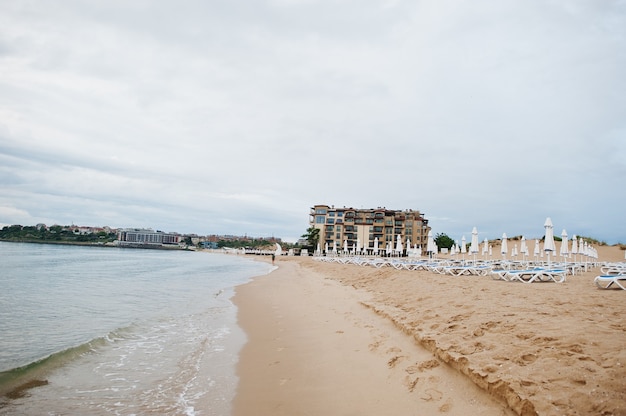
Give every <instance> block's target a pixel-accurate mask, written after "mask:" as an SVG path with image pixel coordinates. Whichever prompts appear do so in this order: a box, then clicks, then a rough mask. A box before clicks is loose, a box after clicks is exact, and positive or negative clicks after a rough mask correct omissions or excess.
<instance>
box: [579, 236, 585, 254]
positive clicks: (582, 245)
mask: <svg viewBox="0 0 626 416" xmlns="http://www.w3.org/2000/svg"><path fill="white" fill-rule="evenodd" d="M578 254H580V255H581V256H584V255H585V241H584V240H583V238H582V237H578Z"/></svg>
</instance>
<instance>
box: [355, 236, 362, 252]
mask: <svg viewBox="0 0 626 416" xmlns="http://www.w3.org/2000/svg"><path fill="white" fill-rule="evenodd" d="M360 251H361V239H360V238H359V237H357V238H356V247H355V248H354V254H357V253H359V252H360Z"/></svg>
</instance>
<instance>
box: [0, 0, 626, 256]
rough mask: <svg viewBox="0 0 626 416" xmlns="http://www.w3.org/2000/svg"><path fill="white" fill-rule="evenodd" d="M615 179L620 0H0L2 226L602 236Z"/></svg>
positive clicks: (613, 231)
mask: <svg viewBox="0 0 626 416" xmlns="http://www.w3.org/2000/svg"><path fill="white" fill-rule="evenodd" d="M625 181H626V3H625V2H624V1H623V0H619V1H617V0H616V1H612V0H603V1H597V0H517V1H515V0H510V1H509V0H505V1H491V0H476V1H471V2H470V1H461V0H438V1H434V0H433V1H430V0H429V1H421V0H407V1H403V0H241V1H229V0H211V1H206V0H176V1H173V0H169V1H166V0H153V1H149V0H136V1H126V0H111V1H96V0H57V1H54V0H51V1H26V0H5V1H2V2H0V224H22V225H34V224H36V223H40V222H43V223H46V224H49V225H52V224H55V223H56V224H72V223H73V224H77V225H94V226H96V225H99V226H102V225H109V226H112V227H149V228H153V229H160V230H163V231H177V232H181V233H197V234H202V235H203V234H237V235H244V234H247V235H250V236H255V237H268V236H276V237H281V238H283V239H285V240H287V241H295V239H297V238H298V237H299V236H300V235H301V234H303V233H304V232H305V231H306V228H307V227H308V220H309V215H308V214H309V209H310V207H312V206H313V205H314V204H329V205H335V206H351V207H355V208H375V207H378V206H384V207H386V208H389V209H409V208H410V209H417V210H420V211H421V212H423V213H424V214H425V216H426V218H428V219H429V220H430V225H431V226H432V228H433V232H434V233H446V234H447V235H449V236H451V237H452V238H453V239H457V240H460V238H461V236H462V235H465V236H466V238H469V237H470V233H471V230H472V227H474V226H475V227H477V228H478V231H479V236H480V239H481V240H482V239H483V238H498V237H500V236H501V235H502V233H503V232H505V233H507V235H509V236H513V235H520V234H524V235H525V236H527V238H534V237H540V236H541V235H542V234H543V223H544V221H545V219H546V217H551V218H552V221H553V223H554V225H555V234H556V235H560V233H561V230H562V229H563V228H565V229H566V230H567V232H568V233H569V235H570V237H571V235H572V234H577V235H586V236H591V237H595V238H597V239H600V240H604V241H606V242H608V243H611V244H613V243H617V242H623V243H626V208H625V206H626V205H625V203H626V185H625Z"/></svg>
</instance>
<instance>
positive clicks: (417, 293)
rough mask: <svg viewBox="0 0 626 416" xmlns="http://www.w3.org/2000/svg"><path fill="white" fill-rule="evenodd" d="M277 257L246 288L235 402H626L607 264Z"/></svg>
mask: <svg viewBox="0 0 626 416" xmlns="http://www.w3.org/2000/svg"><path fill="white" fill-rule="evenodd" d="M621 255H622V258H623V251H622V252H621ZM601 259H602V257H601ZM611 259H616V260H617V259H618V256H617V255H614V257H611ZM278 264H279V269H278V270H277V271H275V272H273V273H272V274H270V275H268V276H264V277H261V278H258V279H255V280H254V281H253V282H252V283H250V284H248V285H244V286H241V287H239V288H238V289H237V295H236V297H235V302H236V303H237V305H238V306H239V308H240V312H239V313H240V315H239V319H240V323H241V324H242V326H243V328H244V330H245V331H246V333H247V334H248V337H249V342H248V344H247V345H246V346H245V347H244V349H243V351H242V354H241V359H240V362H239V367H238V373H239V375H240V377H241V381H240V386H239V391H238V394H237V398H236V399H235V403H234V414H235V415H249V414H255V415H270V414H272V415H281V414H283V415H305V414H311V415H317V414H325V415H352V414H354V415H357V414H358V415H367V414H371V415H379V414H407V415H413V414H415V415H417V414H439V413H445V414H451V415H452V414H459V415H462V414H463V415H465V414H481V415H505V414H520V415H535V414H540V415H553V414H567V415H588V414H597V415H626V349H625V348H624V346H625V345H626V321H624V319H623V317H624V316H626V299H625V298H624V296H625V295H626V293H624V291H617V290H600V289H597V288H596V287H595V286H594V285H593V278H594V277H595V276H596V275H597V274H598V273H599V270H595V271H590V272H587V273H585V274H582V275H576V276H568V278H567V281H566V282H565V283H562V284H556V283H533V284H523V283H513V282H504V281H496V280H493V279H491V278H490V277H468V276H464V277H451V276H445V275H438V274H433V273H430V272H426V271H400V270H395V269H393V268H381V269H377V268H373V267H360V266H356V265H342V264H336V263H325V262H324V263H323V262H317V261H314V260H312V259H310V258H298V257H293V258H281V259H280V262H278Z"/></svg>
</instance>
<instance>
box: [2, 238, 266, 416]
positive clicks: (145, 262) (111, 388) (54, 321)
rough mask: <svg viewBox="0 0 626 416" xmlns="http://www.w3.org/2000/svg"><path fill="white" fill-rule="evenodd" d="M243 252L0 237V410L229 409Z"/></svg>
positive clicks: (248, 270)
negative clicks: (16, 240) (236, 289)
mask: <svg viewBox="0 0 626 416" xmlns="http://www.w3.org/2000/svg"><path fill="white" fill-rule="evenodd" d="M271 269H272V266H271V265H269V264H267V263H265V262H255V261H252V260H250V259H248V258H244V257H243V256H237V255H226V254H209V253H206V252H188V251H178V250H173V251H170V250H167V251H166V250H142V249H122V248H105V247H84V246H64V245H49V244H25V243H5V242H0V415H24V414H26V415H69V414H90V415H110V414H112V415H143V414H159V415H160V414H168V415H228V414H230V406H231V401H232V398H233V396H234V393H235V390H236V386H237V377H236V374H235V365H236V363H237V356H238V353H239V350H240V349H241V347H242V345H243V344H244V342H245V335H244V334H243V332H242V331H241V330H240V329H239V328H238V327H237V325H236V308H235V306H234V305H233V304H232V303H231V301H230V297H231V296H232V294H233V288H234V286H236V285H239V284H242V283H245V282H246V281H248V280H249V279H250V278H251V277H253V276H257V275H262V274H267V273H268V272H269V271H271Z"/></svg>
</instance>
